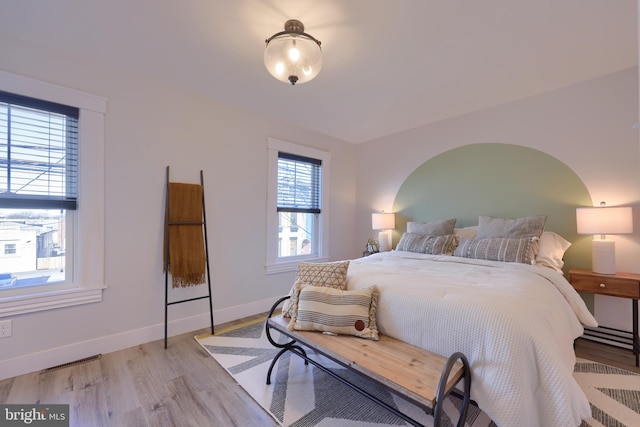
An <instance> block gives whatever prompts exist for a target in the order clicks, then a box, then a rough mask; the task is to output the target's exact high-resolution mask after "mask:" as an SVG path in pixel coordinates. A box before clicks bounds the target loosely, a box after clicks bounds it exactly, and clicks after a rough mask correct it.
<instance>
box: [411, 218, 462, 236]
mask: <svg viewBox="0 0 640 427" xmlns="http://www.w3.org/2000/svg"><path fill="white" fill-rule="evenodd" d="M455 225H456V219H455V218H449V219H440V220H436V221H429V222H416V221H409V222H407V233H419V234H427V235H429V236H444V235H446V234H453V227H454V226H455Z"/></svg>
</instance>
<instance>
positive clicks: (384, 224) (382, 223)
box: [371, 213, 396, 230]
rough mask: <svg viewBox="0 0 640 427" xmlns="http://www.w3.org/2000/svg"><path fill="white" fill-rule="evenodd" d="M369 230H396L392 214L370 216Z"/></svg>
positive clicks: (394, 218)
mask: <svg viewBox="0 0 640 427" xmlns="http://www.w3.org/2000/svg"><path fill="white" fill-rule="evenodd" d="M371 228H372V229H373V230H391V229H393V228H396V216H395V215H394V214H392V213H374V214H371Z"/></svg>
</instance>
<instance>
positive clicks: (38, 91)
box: [0, 70, 108, 114]
mask: <svg viewBox="0 0 640 427" xmlns="http://www.w3.org/2000/svg"><path fill="white" fill-rule="evenodd" d="M0 89H2V90H3V91H5V92H11V93H14V94H16V95H23V96H29V97H31V98H37V99H42V100H45V101H51V102H57V103H58V104H64V105H69V106H72V107H77V108H81V109H84V110H90V111H94V112H97V113H102V114H105V113H106V112H107V102H108V100H107V98H104V97H102V96H98V95H93V94H90V93H86V92H81V91H79V90H76V89H70V88H68V87H64V86H58V85H54V84H51V83H47V82H43V81H40V80H35V79H32V78H29V77H24V76H20V75H18V74H12V73H9V72H7V71H3V70H0Z"/></svg>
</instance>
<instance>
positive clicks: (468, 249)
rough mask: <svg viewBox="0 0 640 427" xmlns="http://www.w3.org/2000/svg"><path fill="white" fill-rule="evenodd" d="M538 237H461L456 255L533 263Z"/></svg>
mask: <svg viewBox="0 0 640 427" xmlns="http://www.w3.org/2000/svg"><path fill="white" fill-rule="evenodd" d="M538 242H539V239H538V238H537V237H524V238H520V239H512V238H508V237H495V238H488V239H478V240H473V239H464V238H462V239H460V243H459V244H458V247H456V250H455V251H454V253H453V255H454V256H459V257H464V258H474V259H485V260H489V261H501V262H519V263H522V264H533V263H534V260H535V257H536V254H537V253H538Z"/></svg>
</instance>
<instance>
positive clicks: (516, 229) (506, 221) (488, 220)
mask: <svg viewBox="0 0 640 427" xmlns="http://www.w3.org/2000/svg"><path fill="white" fill-rule="evenodd" d="M546 221H547V216H546V215H537V216H527V217H522V218H496V217H493V216H482V215H481V216H480V217H478V234H477V235H476V239H486V238H488V237H509V238H522V237H540V235H541V234H542V230H543V229H544V224H545V222H546Z"/></svg>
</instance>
